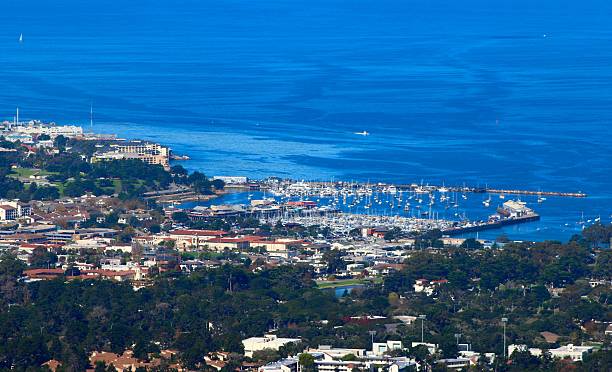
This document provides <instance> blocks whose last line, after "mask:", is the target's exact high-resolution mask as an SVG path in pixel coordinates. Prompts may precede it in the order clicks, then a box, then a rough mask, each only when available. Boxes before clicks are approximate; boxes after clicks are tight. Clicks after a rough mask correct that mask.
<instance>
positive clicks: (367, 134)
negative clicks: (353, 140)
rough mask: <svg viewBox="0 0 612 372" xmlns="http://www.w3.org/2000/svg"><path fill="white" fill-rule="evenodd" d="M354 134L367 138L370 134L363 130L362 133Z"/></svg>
mask: <svg viewBox="0 0 612 372" xmlns="http://www.w3.org/2000/svg"><path fill="white" fill-rule="evenodd" d="M354 134H357V135H359V136H369V135H370V132H368V131H365V130H364V131H363V132H355V133H354Z"/></svg>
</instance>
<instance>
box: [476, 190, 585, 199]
mask: <svg viewBox="0 0 612 372" xmlns="http://www.w3.org/2000/svg"><path fill="white" fill-rule="evenodd" d="M484 192H487V193H490V194H514V195H536V196H559V197H565V198H586V197H587V194H585V193H582V192H560V191H533V190H506V189H485V191H484Z"/></svg>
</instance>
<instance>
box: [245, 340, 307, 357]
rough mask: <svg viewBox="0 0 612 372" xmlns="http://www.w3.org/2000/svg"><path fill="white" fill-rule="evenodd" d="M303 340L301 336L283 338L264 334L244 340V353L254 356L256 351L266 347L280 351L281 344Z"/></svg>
mask: <svg viewBox="0 0 612 372" xmlns="http://www.w3.org/2000/svg"><path fill="white" fill-rule="evenodd" d="M299 342H302V340H300V339H299V338H282V337H277V336H276V335H264V336H263V337H251V338H247V339H246V340H242V345H243V346H244V355H245V356H247V357H249V358H252V357H253V353H254V352H255V351H260V350H264V349H272V350H276V351H278V350H279V349H280V348H281V346H285V345H287V344H290V343H294V344H297V343H299Z"/></svg>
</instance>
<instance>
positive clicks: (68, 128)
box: [12, 122, 83, 138]
mask: <svg viewBox="0 0 612 372" xmlns="http://www.w3.org/2000/svg"><path fill="white" fill-rule="evenodd" d="M12 130H13V132H18V133H23V134H28V135H31V136H39V135H42V134H46V135H48V136H49V137H51V138H55V137H57V136H64V137H68V138H73V137H80V136H82V135H83V128H82V127H78V126H76V125H53V124H42V123H35V122H30V123H29V124H28V125H20V126H16V127H13V128H12Z"/></svg>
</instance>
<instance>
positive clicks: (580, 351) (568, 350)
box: [508, 344, 593, 362]
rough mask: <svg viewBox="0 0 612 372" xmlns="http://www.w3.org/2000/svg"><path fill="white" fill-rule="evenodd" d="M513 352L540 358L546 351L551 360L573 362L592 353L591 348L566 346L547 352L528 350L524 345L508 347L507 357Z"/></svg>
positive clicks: (536, 349)
mask: <svg viewBox="0 0 612 372" xmlns="http://www.w3.org/2000/svg"><path fill="white" fill-rule="evenodd" d="M515 351H529V353H530V354H531V355H533V356H541V355H542V354H543V353H544V352H546V351H548V352H549V353H550V355H551V356H552V357H553V358H559V359H571V360H572V361H574V362H579V361H582V359H583V358H584V356H585V355H586V354H588V353H590V352H592V351H593V346H576V345H573V344H568V345H564V346H560V347H558V348H556V349H549V350H542V349H538V348H528V347H527V346H526V345H510V346H508V355H510V356H512V353H514V352H515Z"/></svg>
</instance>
